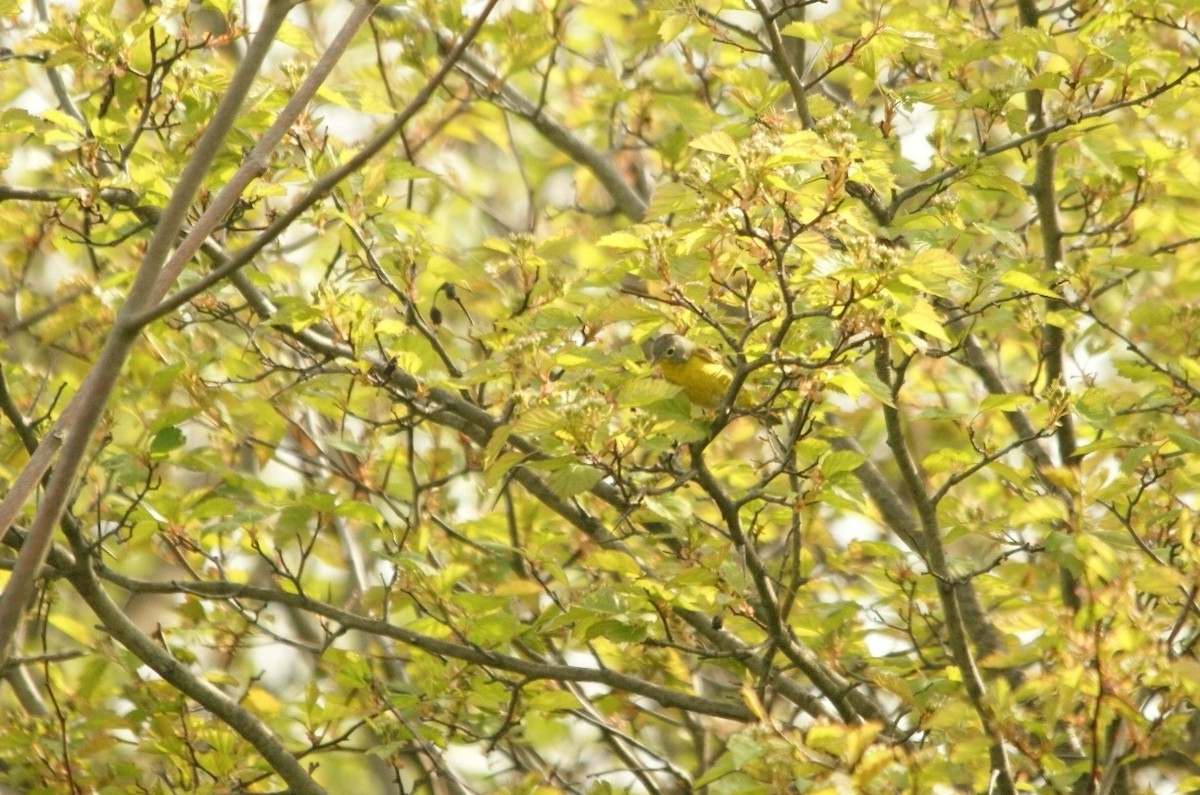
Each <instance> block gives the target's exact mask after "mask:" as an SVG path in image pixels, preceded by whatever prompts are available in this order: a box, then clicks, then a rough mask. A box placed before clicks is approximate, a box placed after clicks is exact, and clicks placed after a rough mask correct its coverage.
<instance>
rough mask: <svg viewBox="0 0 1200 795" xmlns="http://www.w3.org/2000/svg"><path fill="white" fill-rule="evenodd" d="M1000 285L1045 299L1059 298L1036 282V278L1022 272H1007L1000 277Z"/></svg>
mask: <svg viewBox="0 0 1200 795" xmlns="http://www.w3.org/2000/svg"><path fill="white" fill-rule="evenodd" d="M1000 283H1001V284H1003V285H1005V286H1007V287H1011V288H1013V289H1014V290H1019V291H1021V292H1023V293H1033V294H1034V295H1044V296H1045V297H1047V298H1058V297H1059V296H1058V295H1057V294H1056V293H1055V292H1054V291H1053V290H1051V289H1050V288H1049V287H1046V286H1045V285H1044V284H1042V283H1041V282H1040V281H1038V279H1037V277H1035V276H1031V275H1030V274H1028V273H1024V272H1022V271H1007V272H1006V273H1004V274H1003V275H1001V276H1000Z"/></svg>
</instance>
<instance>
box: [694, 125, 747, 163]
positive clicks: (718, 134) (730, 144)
mask: <svg viewBox="0 0 1200 795" xmlns="http://www.w3.org/2000/svg"><path fill="white" fill-rule="evenodd" d="M689 146H691V147H692V148H693V149H699V150H700V151H702V152H713V153H715V154H718V155H725V156H726V157H737V154H738V145H737V141H734V140H733V138H732V137H731V136H730V135H729V133H727V132H724V131H723V130H716V131H715V132H710V133H708V134H707V135H701V136H700V137H699V138H695V139H693V140H692V142H691V143H690V144H689Z"/></svg>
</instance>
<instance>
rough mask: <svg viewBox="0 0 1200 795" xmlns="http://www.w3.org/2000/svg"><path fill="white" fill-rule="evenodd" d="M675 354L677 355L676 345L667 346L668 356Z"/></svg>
mask: <svg viewBox="0 0 1200 795" xmlns="http://www.w3.org/2000/svg"><path fill="white" fill-rule="evenodd" d="M674 355H675V348H674V347H670V348H667V356H674Z"/></svg>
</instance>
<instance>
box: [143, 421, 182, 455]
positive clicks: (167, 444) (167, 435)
mask: <svg viewBox="0 0 1200 795" xmlns="http://www.w3.org/2000/svg"><path fill="white" fill-rule="evenodd" d="M186 441H187V437H185V436H184V434H183V431H181V430H179V428H177V427H175V426H174V425H172V426H170V427H168V428H163V429H162V430H160V431H159V432H158V433H156V434H154V438H153V439H151V440H150V454H151V455H152V456H154V457H156V458H158V457H161V456H165V455H166V454H167V453H169V452H171V451H172V450H178V449H179V448H180V447H183V445H184V443H185V442H186Z"/></svg>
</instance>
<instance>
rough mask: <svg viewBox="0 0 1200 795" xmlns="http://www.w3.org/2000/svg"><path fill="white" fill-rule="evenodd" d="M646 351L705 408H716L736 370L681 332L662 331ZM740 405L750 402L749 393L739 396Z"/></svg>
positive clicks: (650, 342)
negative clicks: (667, 332) (733, 370)
mask: <svg viewBox="0 0 1200 795" xmlns="http://www.w3.org/2000/svg"><path fill="white" fill-rule="evenodd" d="M644 350H645V352H646V354H647V358H649V359H650V363H651V364H657V365H658V368H659V370H660V371H661V372H662V375H663V378H665V379H667V380H668V381H670V382H671V383H672V384H676V385H677V386H679V387H681V388H682V389H683V394H685V395H687V397H688V400H690V401H692V403H694V404H696V405H697V406H701V407H703V408H709V409H711V408H716V407H717V406H719V405H721V401H722V400H724V399H725V393H726V392H728V391H729V385H730V384H731V383H732V382H733V372H732V371H731V370H730V369H729V368H728V367H727V366H726V365H725V362H724V361H722V359H721V357H720V356H718V355H717V353H716V352H715V351H713V350H711V349H710V348H706V347H704V346H703V345H697V344H696V343H694V342H692V341H691V340H689V339H688V338H686V337H683V336H681V335H679V334H659V335H658V336H656V337H652V338H650V339H649V340H647V341H646V343H645V345H644ZM737 402H738V405H739V406H742V407H743V408H744V407H747V406H748V405H750V399H749V396H748V395H739V398H738V401H737Z"/></svg>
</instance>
